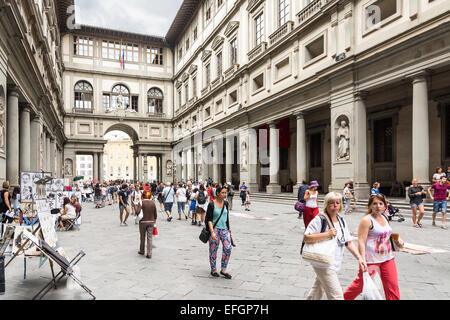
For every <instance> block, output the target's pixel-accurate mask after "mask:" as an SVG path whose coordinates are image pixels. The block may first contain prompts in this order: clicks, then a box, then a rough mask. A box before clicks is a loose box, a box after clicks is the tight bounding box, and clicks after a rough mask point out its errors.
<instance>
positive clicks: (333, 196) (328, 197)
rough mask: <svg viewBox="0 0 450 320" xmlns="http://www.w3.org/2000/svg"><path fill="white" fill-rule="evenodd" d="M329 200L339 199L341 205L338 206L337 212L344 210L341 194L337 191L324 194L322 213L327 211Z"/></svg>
mask: <svg viewBox="0 0 450 320" xmlns="http://www.w3.org/2000/svg"><path fill="white" fill-rule="evenodd" d="M331 200H339V201H340V203H341V207H340V208H339V211H338V212H339V213H340V212H342V211H343V210H344V205H343V204H342V194H340V193H337V192H330V193H329V194H327V195H326V196H325V200H324V208H323V213H328V212H327V207H328V204H329V203H330V201H331Z"/></svg>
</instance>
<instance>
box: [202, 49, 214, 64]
mask: <svg viewBox="0 0 450 320" xmlns="http://www.w3.org/2000/svg"><path fill="white" fill-rule="evenodd" d="M211 53H212V52H211V50H205V51H203V55H202V61H203V62H205V61H206V60H208V58H209V57H211Z"/></svg>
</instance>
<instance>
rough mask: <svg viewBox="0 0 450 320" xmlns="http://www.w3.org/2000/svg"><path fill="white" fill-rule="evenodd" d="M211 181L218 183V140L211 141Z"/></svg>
mask: <svg viewBox="0 0 450 320" xmlns="http://www.w3.org/2000/svg"><path fill="white" fill-rule="evenodd" d="M213 159H214V160H213V178H212V179H213V182H214V183H219V182H220V181H219V179H220V177H219V146H218V140H214V142H213Z"/></svg>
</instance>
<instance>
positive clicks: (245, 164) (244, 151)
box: [241, 142, 248, 171]
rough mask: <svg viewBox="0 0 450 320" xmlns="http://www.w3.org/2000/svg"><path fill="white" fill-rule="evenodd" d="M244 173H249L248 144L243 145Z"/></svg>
mask: <svg viewBox="0 0 450 320" xmlns="http://www.w3.org/2000/svg"><path fill="white" fill-rule="evenodd" d="M241 165H242V171H247V169H248V160H247V143H246V142H243V143H242V157H241Z"/></svg>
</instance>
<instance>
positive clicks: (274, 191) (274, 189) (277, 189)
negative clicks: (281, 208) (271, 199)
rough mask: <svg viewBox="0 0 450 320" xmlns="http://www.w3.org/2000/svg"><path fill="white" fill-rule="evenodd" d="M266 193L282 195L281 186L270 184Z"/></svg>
mask: <svg viewBox="0 0 450 320" xmlns="http://www.w3.org/2000/svg"><path fill="white" fill-rule="evenodd" d="M266 192H267V193H268V194H280V193H281V186H280V185H279V184H269V185H268V186H267V187H266Z"/></svg>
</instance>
